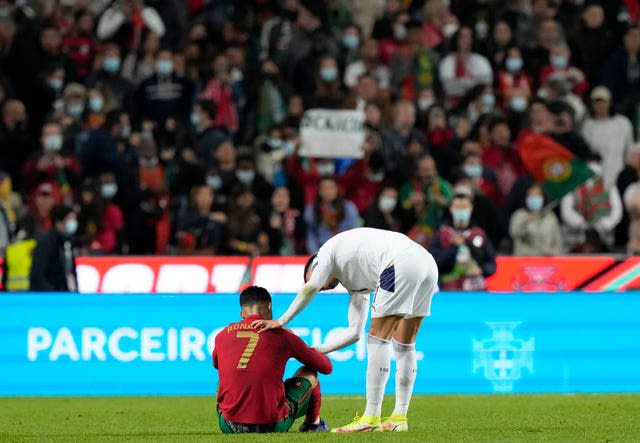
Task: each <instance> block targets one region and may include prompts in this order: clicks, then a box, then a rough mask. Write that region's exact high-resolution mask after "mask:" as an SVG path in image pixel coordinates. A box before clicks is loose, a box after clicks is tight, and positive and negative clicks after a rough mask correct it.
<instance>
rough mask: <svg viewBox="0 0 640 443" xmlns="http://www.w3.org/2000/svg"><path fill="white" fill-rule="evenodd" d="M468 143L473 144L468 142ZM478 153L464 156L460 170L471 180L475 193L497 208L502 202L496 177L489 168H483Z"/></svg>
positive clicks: (472, 152)
mask: <svg viewBox="0 0 640 443" xmlns="http://www.w3.org/2000/svg"><path fill="white" fill-rule="evenodd" d="M469 143H475V142H473V141H469ZM478 148H479V146H478ZM478 151H479V150H478ZM478 151H471V152H468V153H467V154H465V155H464V156H463V158H462V164H461V165H460V169H461V170H462V172H464V174H465V175H466V176H468V177H469V178H470V179H471V180H472V182H473V186H474V188H475V189H476V190H477V191H478V192H477V193H478V194H481V195H483V196H484V197H485V198H487V199H489V201H490V202H491V204H492V205H493V206H494V207H498V206H499V205H500V203H501V201H502V197H501V195H500V191H499V190H498V177H497V176H496V173H495V172H493V170H492V169H491V168H488V167H485V166H483V164H482V157H481V155H480V153H479V152H478Z"/></svg>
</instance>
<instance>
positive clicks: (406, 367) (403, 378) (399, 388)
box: [393, 340, 418, 415]
mask: <svg viewBox="0 0 640 443" xmlns="http://www.w3.org/2000/svg"><path fill="white" fill-rule="evenodd" d="M393 351H394V352H395V355H396V406H395V408H394V409H393V413H394V414H401V415H406V414H407V410H408V409H409V402H410V401H411V394H412V393H413V384H414V383H415V381H416V374H417V372H418V360H417V358H416V344H415V343H412V344H409V345H407V344H404V343H399V342H397V341H395V340H393Z"/></svg>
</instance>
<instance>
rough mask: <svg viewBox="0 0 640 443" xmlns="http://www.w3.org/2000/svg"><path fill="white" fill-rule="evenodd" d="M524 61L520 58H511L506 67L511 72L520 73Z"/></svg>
mask: <svg viewBox="0 0 640 443" xmlns="http://www.w3.org/2000/svg"><path fill="white" fill-rule="evenodd" d="M522 65H523V63H522V59H521V58H519V57H510V58H508V59H507V61H506V62H505V67H506V68H507V71H509V72H518V71H519V70H521V69H522Z"/></svg>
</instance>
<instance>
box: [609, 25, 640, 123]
mask: <svg viewBox="0 0 640 443" xmlns="http://www.w3.org/2000/svg"><path fill="white" fill-rule="evenodd" d="M622 41H623V45H622V47H620V48H618V49H617V50H616V51H615V52H614V53H613V54H611V56H609V58H607V60H606V61H605V63H604V66H603V68H602V69H603V70H602V83H603V84H604V85H605V86H606V87H608V88H609V90H610V91H611V95H612V99H613V105H614V107H615V108H616V109H617V110H618V111H619V112H621V113H622V114H624V115H626V116H627V117H629V118H633V116H634V114H635V112H636V107H637V105H638V103H639V102H640V94H639V93H638V91H639V90H640V27H638V26H632V27H630V28H628V29H627V30H626V32H625V33H624V36H623V40H622Z"/></svg>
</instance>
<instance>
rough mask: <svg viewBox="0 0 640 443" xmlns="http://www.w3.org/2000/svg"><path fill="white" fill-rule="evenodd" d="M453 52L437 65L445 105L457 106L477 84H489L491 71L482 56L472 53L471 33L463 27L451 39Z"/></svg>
mask: <svg viewBox="0 0 640 443" xmlns="http://www.w3.org/2000/svg"><path fill="white" fill-rule="evenodd" d="M452 41H453V48H452V49H453V52H452V53H450V54H449V55H447V56H446V57H445V58H444V59H443V60H442V62H441V63H440V65H439V78H440V82H441V83H442V88H443V89H444V93H445V99H446V105H447V106H449V107H451V106H455V105H456V104H458V102H459V101H460V100H461V99H462V97H463V96H464V95H465V94H466V92H467V91H468V90H469V89H471V88H472V87H474V86H475V85H478V84H491V83H492V82H493V70H492V69H491V63H489V60H487V58H486V57H485V56H483V55H480V54H477V53H475V52H473V43H474V42H473V31H472V30H471V28H469V27H466V26H463V27H461V28H460V29H459V30H458V31H457V32H456V34H455V35H454V36H453V37H452Z"/></svg>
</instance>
